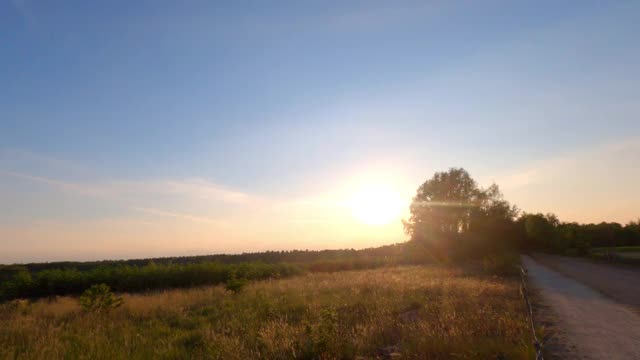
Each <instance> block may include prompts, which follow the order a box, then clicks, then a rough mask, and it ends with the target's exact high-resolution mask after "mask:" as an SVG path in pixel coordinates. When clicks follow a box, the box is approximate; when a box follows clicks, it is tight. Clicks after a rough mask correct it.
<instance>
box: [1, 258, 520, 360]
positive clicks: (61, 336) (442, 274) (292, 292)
mask: <svg viewBox="0 0 640 360" xmlns="http://www.w3.org/2000/svg"><path fill="white" fill-rule="evenodd" d="M124 298H125V304H124V305H123V306H122V307H121V308H118V309H116V310H114V311H112V312H111V313H109V314H86V313H82V312H81V310H80V307H79V305H78V302H77V300H76V299H73V298H59V299H56V300H54V301H52V302H48V301H46V300H41V301H37V302H35V303H32V304H28V303H25V302H21V303H20V302H14V303H12V304H4V305H2V306H1V307H0V321H1V322H2V326H1V327H0V358H23V359H34V358H36V359H37V358H41V359H45V358H46V359H56V358H86V359H124V358H134V359H147V358H219V359H254V358H269V359H290V358H303V359H305V358H306V359H312V358H314V359H333V358H385V357H392V356H401V357H402V358H409V359H411V358H420V359H424V358H428V359H450V358H466V359H489V358H509V359H526V358H529V357H530V356H531V347H530V345H529V341H528V340H529V338H528V333H527V323H526V318H525V314H524V311H523V304H522V302H521V299H520V297H519V293H518V285H517V281H515V280H508V279H507V280H505V279H500V278H490V277H478V276H468V275H465V274H464V273H463V272H461V271H458V270H455V269H447V268H442V267H396V268H386V269H377V270H367V271H351V272H342V273H333V274H326V273H325V274H309V275H304V276H299V277H296V278H291V279H284V280H272V281H263V282H258V283H253V284H251V285H249V286H247V287H246V288H245V289H244V290H243V291H242V292H240V293H238V294H233V293H231V292H228V291H225V290H224V289H223V288H221V287H206V288H199V289H188V290H172V291H165V292H161V293H154V294H146V295H124Z"/></svg>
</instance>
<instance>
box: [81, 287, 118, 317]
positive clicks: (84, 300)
mask: <svg viewBox="0 0 640 360" xmlns="http://www.w3.org/2000/svg"><path fill="white" fill-rule="evenodd" d="M123 302H124V300H122V298H121V297H119V296H116V295H114V294H113V293H112V292H111V289H110V288H109V286H108V285H106V284H96V285H91V287H90V288H88V289H87V290H85V291H84V292H83V293H82V295H81V296H80V305H81V306H82V309H83V310H85V311H91V312H96V311H100V312H104V311H109V310H111V309H115V308H117V307H119V306H120V305H122V303H123Z"/></svg>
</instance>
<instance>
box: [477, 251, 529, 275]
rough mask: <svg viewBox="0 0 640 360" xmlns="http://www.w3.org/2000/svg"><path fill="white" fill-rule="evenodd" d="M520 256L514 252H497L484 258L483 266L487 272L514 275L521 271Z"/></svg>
mask: <svg viewBox="0 0 640 360" xmlns="http://www.w3.org/2000/svg"><path fill="white" fill-rule="evenodd" d="M519 263H520V262H519V258H518V256H517V255H516V254H513V253H506V252H505V253H496V254H491V255H487V256H485V257H484V258H483V259H482V266H483V268H484V270H485V271H486V272H488V273H489V274H492V275H498V276H512V275H517V274H518V273H519V268H518V265H519Z"/></svg>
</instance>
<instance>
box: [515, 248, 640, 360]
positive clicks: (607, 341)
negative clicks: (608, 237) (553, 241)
mask: <svg viewBox="0 0 640 360" xmlns="http://www.w3.org/2000/svg"><path fill="white" fill-rule="evenodd" d="M522 262H523V265H524V266H525V268H526V269H527V270H528V272H529V278H530V280H531V283H532V285H533V287H534V288H536V289H537V290H538V291H539V293H540V296H541V297H542V300H543V301H544V302H545V303H546V304H547V305H548V306H549V307H550V308H551V309H552V310H553V312H554V313H555V316H556V318H557V327H558V328H559V329H560V330H561V331H562V333H563V341H564V342H566V344H565V347H566V348H567V349H568V351H569V352H570V354H569V356H568V357H565V358H571V359H612V360H613V359H620V360H627V359H640V315H638V314H636V313H635V312H633V311H631V310H630V308H628V307H627V306H625V305H622V304H620V303H618V302H616V301H614V300H611V299H609V298H608V297H605V296H604V295H602V294H600V293H599V292H598V291H596V290H594V289H592V288H589V287H587V286H586V285H583V284H581V283H579V282H577V281H576V280H573V279H571V278H569V277H567V276H565V275H563V274H560V273H559V272H557V271H554V270H551V269H550V268H548V267H545V266H543V265H541V264H540V263H539V262H537V261H535V260H533V259H532V258H530V257H528V256H523V259H522ZM638 280H640V279H638ZM638 280H636V282H635V283H631V284H627V286H639V285H638Z"/></svg>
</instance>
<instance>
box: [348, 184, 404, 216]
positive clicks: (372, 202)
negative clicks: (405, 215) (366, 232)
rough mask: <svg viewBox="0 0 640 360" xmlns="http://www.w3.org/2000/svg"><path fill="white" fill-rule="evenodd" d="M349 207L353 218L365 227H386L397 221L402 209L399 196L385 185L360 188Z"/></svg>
mask: <svg viewBox="0 0 640 360" xmlns="http://www.w3.org/2000/svg"><path fill="white" fill-rule="evenodd" d="M349 205H350V207H351V212H352V214H353V216H354V217H355V218H356V219H357V220H358V221H360V222H361V223H364V224H367V225H386V224H389V223H391V222H392V221H395V220H399V219H400V215H401V213H402V210H403V208H404V203H403V201H402V197H401V196H400V194H399V193H398V192H396V191H394V190H393V189H392V188H391V187H390V186H387V185H366V186H363V187H361V188H360V189H359V190H357V191H356V192H355V193H354V194H353V197H352V198H351V201H350V204H349Z"/></svg>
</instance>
